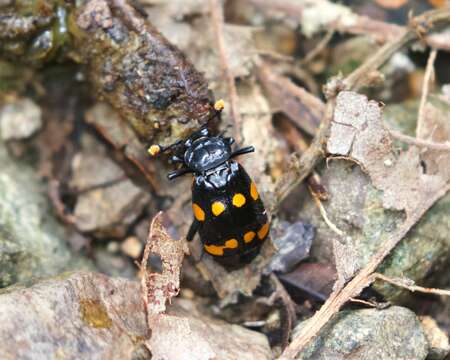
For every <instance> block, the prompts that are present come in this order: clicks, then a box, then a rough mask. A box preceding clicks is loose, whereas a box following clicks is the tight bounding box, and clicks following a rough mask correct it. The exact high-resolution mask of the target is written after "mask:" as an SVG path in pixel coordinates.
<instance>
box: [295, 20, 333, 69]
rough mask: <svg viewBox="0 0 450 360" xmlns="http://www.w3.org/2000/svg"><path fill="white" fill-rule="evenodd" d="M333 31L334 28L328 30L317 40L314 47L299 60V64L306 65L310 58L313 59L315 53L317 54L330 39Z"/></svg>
mask: <svg viewBox="0 0 450 360" xmlns="http://www.w3.org/2000/svg"><path fill="white" fill-rule="evenodd" d="M334 33H335V31H334V29H330V30H328V31H327V33H326V34H325V36H324V37H323V39H322V40H320V41H319V42H318V44H317V45H316V46H315V47H314V49H312V50H311V51H310V52H309V53H308V54H306V56H305V57H304V58H303V59H302V60H301V61H300V65H303V66H304V65H307V64H309V63H310V62H311V61H312V60H314V58H315V57H316V56H317V55H319V54H320V53H321V52H322V51H323V50H324V49H325V47H326V46H327V45H328V43H329V42H330V41H331V39H332V38H333V35H334Z"/></svg>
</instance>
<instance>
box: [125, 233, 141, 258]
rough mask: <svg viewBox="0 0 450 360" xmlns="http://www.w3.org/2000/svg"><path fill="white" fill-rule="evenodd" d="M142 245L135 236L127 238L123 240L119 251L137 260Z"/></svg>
mask: <svg viewBox="0 0 450 360" xmlns="http://www.w3.org/2000/svg"><path fill="white" fill-rule="evenodd" d="M142 248H143V246H142V243H141V242H140V241H139V239H138V238H137V237H136V236H129V237H127V238H126V239H125V241H124V242H123V243H122V244H121V245H120V249H121V250H122V252H123V253H124V254H126V255H128V256H129V257H132V258H133V259H136V258H138V257H139V256H140V255H141V252H142Z"/></svg>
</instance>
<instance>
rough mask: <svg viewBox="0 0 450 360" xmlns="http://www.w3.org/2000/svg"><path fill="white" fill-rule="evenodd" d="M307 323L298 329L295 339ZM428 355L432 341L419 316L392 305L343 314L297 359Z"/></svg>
mask: <svg viewBox="0 0 450 360" xmlns="http://www.w3.org/2000/svg"><path fill="white" fill-rule="evenodd" d="M306 321H308V320H306ZM303 324H304V322H302V323H300V324H299V325H298V326H297V327H296V328H295V330H294V335H293V337H294V338H295V336H296V334H298V332H299V331H300V330H301V328H302V325H303ZM427 354H428V342H427V339H426V337H425V334H424V331H423V329H422V326H421V324H420V322H419V320H418V319H417V317H416V315H415V314H414V313H413V312H412V311H411V310H409V309H407V308H403V307H399V306H392V307H390V308H388V309H384V310H377V309H363V310H346V311H341V312H340V313H338V314H337V316H336V317H335V318H334V319H333V320H331V322H329V323H328V324H327V325H326V326H325V328H324V329H322V331H321V332H320V333H319V336H318V337H317V338H315V339H314V340H313V341H312V342H311V343H310V344H309V345H308V346H307V347H306V349H305V350H304V351H303V352H302V353H301V354H300V355H299V357H298V358H297V359H302V360H306V359H333V360H340V359H358V360H373V359H378V360H400V359H405V360H406V359H415V360H420V359H425V358H426V356H427Z"/></svg>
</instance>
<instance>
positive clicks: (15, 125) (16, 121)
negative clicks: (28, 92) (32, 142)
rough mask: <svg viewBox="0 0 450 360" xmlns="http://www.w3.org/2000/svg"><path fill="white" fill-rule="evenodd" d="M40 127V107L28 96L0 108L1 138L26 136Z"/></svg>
mask: <svg viewBox="0 0 450 360" xmlns="http://www.w3.org/2000/svg"><path fill="white" fill-rule="evenodd" d="M41 127H42V119H41V108H40V107H39V106H38V105H36V104H35V103H34V102H33V101H32V100H30V99H28V98H24V99H19V100H16V101H14V102H12V103H8V104H6V105H5V106H3V108H2V109H1V110H0V130H1V137H2V139H3V140H10V139H25V138H28V137H30V136H31V135H33V134H34V133H35V132H36V131H38V130H39V129H40V128H41Z"/></svg>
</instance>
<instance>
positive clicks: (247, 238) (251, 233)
mask: <svg viewBox="0 0 450 360" xmlns="http://www.w3.org/2000/svg"><path fill="white" fill-rule="evenodd" d="M255 235H256V234H255V232H254V231H249V232H246V233H245V235H244V241H245V243H249V242H250V241H252V240H253V239H254V237H255Z"/></svg>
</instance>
